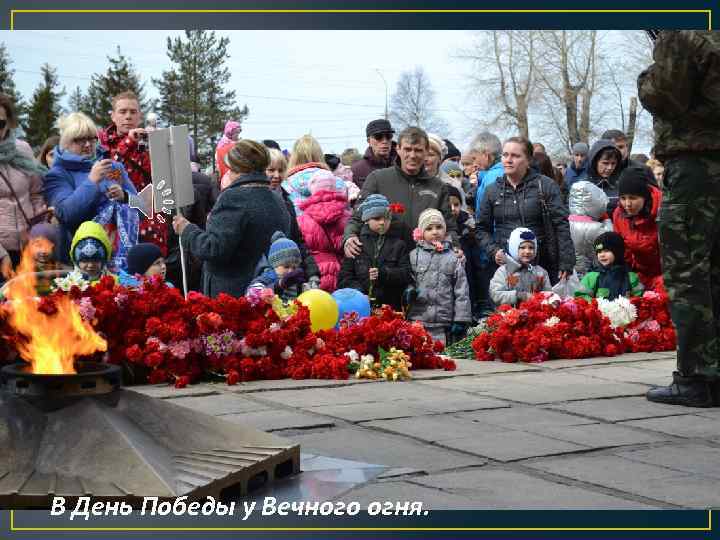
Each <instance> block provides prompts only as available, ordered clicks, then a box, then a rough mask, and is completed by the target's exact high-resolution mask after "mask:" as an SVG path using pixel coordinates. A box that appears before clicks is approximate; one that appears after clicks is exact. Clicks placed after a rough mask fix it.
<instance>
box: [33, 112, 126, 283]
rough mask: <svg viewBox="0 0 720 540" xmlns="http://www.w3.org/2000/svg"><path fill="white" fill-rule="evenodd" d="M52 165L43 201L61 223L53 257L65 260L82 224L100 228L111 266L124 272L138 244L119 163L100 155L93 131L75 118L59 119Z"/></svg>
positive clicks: (75, 115) (85, 121)
mask: <svg viewBox="0 0 720 540" xmlns="http://www.w3.org/2000/svg"><path fill="white" fill-rule="evenodd" d="M59 127H60V143H59V144H58V146H57V148H56V149H55V162H54V163H53V167H52V169H50V171H49V172H48V174H47V175H46V176H45V200H46V201H47V203H48V206H53V207H54V208H55V215H56V216H57V218H58V220H59V221H60V227H61V238H60V244H61V245H60V249H58V253H60V255H61V256H62V257H64V261H65V262H69V260H70V257H69V256H70V253H69V248H70V241H71V239H72V237H73V235H74V234H75V231H76V230H77V228H78V227H79V226H80V224H81V223H83V222H84V221H95V222H97V223H100V224H101V225H103V227H104V228H105V229H106V231H107V232H108V233H109V236H110V239H111V243H112V251H113V254H112V260H111V266H114V269H116V270H117V269H123V270H125V269H126V267H127V252H128V250H129V249H130V248H131V247H132V246H134V245H135V244H136V243H137V236H138V221H139V216H138V212H137V210H135V209H132V208H130V207H129V206H128V204H127V202H128V194H133V195H135V194H137V192H136V190H135V187H134V186H133V184H132V182H130V179H129V178H128V175H127V173H126V172H125V169H124V167H123V166H122V164H121V163H119V162H117V161H113V160H111V159H109V158H108V157H106V156H104V155H103V151H102V149H101V148H100V147H99V146H98V144H97V143H98V136H97V127H96V126H95V124H94V123H93V121H92V120H91V119H90V118H88V117H87V116H86V115H84V114H83V113H80V112H74V113H71V114H69V115H68V116H65V117H63V118H61V119H60V122H59Z"/></svg>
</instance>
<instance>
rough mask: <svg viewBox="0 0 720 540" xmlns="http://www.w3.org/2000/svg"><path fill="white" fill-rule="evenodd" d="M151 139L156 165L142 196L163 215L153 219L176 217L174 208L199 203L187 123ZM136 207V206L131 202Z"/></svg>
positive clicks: (148, 206) (156, 132) (155, 133)
mask: <svg viewBox="0 0 720 540" xmlns="http://www.w3.org/2000/svg"><path fill="white" fill-rule="evenodd" d="M148 139H149V141H150V165H151V167H152V184H151V185H149V186H146V187H145V188H144V189H143V190H142V191H141V192H140V193H139V194H138V195H139V196H140V197H139V198H140V199H141V200H142V201H144V207H145V209H152V211H150V213H160V214H163V216H157V217H155V216H153V215H148V213H147V212H146V211H144V210H143V209H141V208H140V207H139V206H137V208H138V209H140V211H142V212H143V213H144V214H145V215H146V217H148V218H150V219H153V218H154V219H164V220H166V221H169V220H170V219H172V217H171V216H172V214H173V210H174V211H176V212H179V210H180V208H182V207H184V206H190V205H191V204H193V203H194V202H195V191H194V190H193V184H192V169H191V168H190V145H189V141H188V128H187V126H173V127H171V128H167V129H156V130H153V131H151V132H150V133H149V134H148ZM131 206H132V205H131ZM178 242H179V244H180V265H181V269H182V277H183V292H184V293H185V296H187V276H186V272H185V252H184V250H183V247H182V242H180V239H178Z"/></svg>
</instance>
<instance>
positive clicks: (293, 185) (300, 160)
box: [281, 135, 347, 217]
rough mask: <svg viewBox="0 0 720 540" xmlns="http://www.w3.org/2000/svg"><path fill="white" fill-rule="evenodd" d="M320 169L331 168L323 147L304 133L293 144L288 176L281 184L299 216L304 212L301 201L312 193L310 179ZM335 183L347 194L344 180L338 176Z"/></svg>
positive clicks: (339, 189)
mask: <svg viewBox="0 0 720 540" xmlns="http://www.w3.org/2000/svg"><path fill="white" fill-rule="evenodd" d="M319 170H326V171H327V170H330V168H329V167H328V166H327V163H325V155H324V154H323V151H322V147H321V146H320V143H319V142H317V140H316V139H315V138H314V137H313V136H312V135H303V136H302V137H300V138H299V139H298V140H297V141H295V144H294V145H293V149H292V154H291V155H290V161H289V162H288V174H287V178H286V179H285V180H284V181H283V182H282V184H281V185H282V188H283V189H284V190H285V191H286V192H287V194H288V196H289V197H290V200H291V201H292V203H293V205H295V213H296V214H297V216H298V217H300V216H301V215H302V214H303V210H302V209H301V208H300V203H301V202H303V201H304V200H305V199H307V198H309V197H310V195H311V193H310V179H311V178H312V176H313V174H315V173H316V172H317V171H319ZM335 184H336V190H337V191H339V192H344V193H345V194H346V195H347V186H346V185H345V181H344V180H342V179H340V178H336V183H335Z"/></svg>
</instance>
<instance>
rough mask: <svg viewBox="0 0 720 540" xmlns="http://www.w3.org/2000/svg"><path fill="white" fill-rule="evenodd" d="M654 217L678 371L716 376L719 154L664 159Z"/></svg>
mask: <svg viewBox="0 0 720 540" xmlns="http://www.w3.org/2000/svg"><path fill="white" fill-rule="evenodd" d="M658 221H659V223H658V225H659V231H660V247H661V252H662V264H663V277H664V280H665V287H666V289H667V291H668V294H669V296H670V314H671V316H672V320H673V323H674V324H675V328H676V330H677V341H678V345H677V347H678V350H677V365H678V371H679V372H680V373H681V374H682V375H684V376H686V377H698V378H703V379H717V378H720V372H719V368H720V152H712V153H706V154H697V155H683V156H678V157H674V158H672V159H669V160H667V162H666V163H665V179H664V193H663V201H662V207H661V209H660V214H659V216H658Z"/></svg>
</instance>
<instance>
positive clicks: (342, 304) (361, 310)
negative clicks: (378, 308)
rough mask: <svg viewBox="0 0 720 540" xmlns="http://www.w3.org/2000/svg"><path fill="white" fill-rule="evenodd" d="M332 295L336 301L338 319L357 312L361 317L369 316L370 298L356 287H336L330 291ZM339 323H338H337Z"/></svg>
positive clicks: (340, 319)
mask: <svg viewBox="0 0 720 540" xmlns="http://www.w3.org/2000/svg"><path fill="white" fill-rule="evenodd" d="M332 297H333V298H334V299H335V302H337V305H338V309H339V310H340V317H339V318H338V321H342V320H343V317H344V316H345V315H346V314H348V313H352V312H353V311H354V312H355V313H357V314H358V316H359V317H360V318H361V319H364V318H365V317H369V316H370V299H369V298H368V297H367V295H364V294H363V293H361V292H360V291H358V290H357V289H338V290H337V291H335V292H334V293H332ZM338 324H339V323H338Z"/></svg>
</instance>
